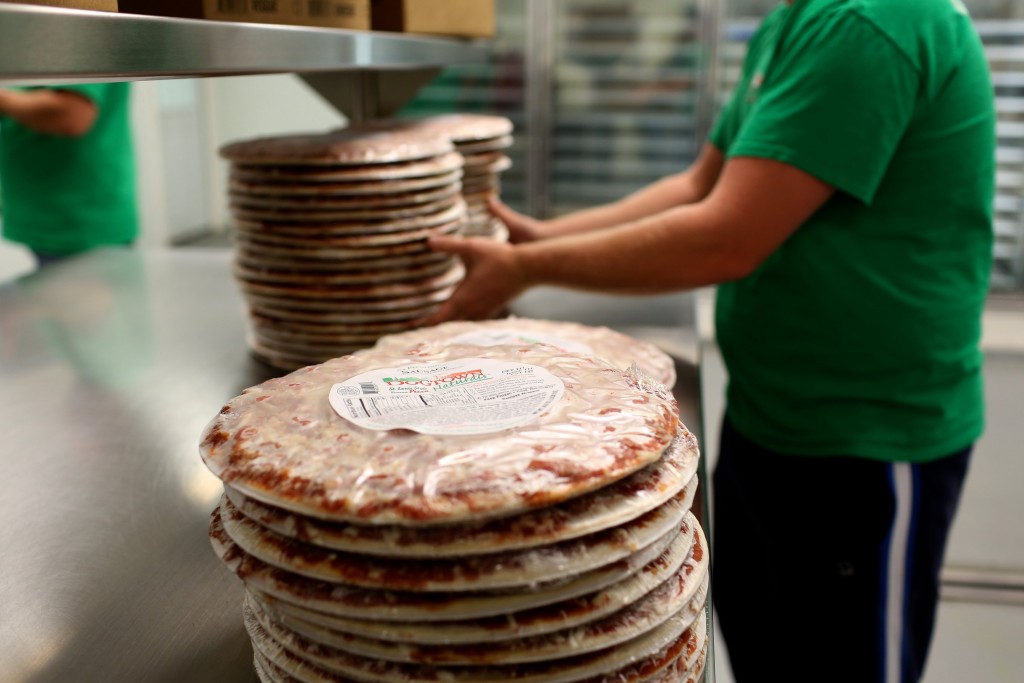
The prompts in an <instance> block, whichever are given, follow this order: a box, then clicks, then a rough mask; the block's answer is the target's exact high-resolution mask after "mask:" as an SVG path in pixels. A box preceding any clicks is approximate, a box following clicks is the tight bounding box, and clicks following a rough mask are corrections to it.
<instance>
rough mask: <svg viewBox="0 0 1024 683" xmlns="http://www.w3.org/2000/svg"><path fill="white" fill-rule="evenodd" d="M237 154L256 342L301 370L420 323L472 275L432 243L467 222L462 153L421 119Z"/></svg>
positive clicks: (242, 261) (241, 235)
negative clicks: (420, 124)
mask: <svg viewBox="0 0 1024 683" xmlns="http://www.w3.org/2000/svg"><path fill="white" fill-rule="evenodd" d="M221 153H222V156H224V157H225V158H227V159H228V160H230V161H231V162H232V168H231V178H230V197H231V209H232V213H233V215H234V218H235V228H236V231H235V235H236V241H237V249H236V261H235V276H236V278H237V280H238V282H239V284H240V287H241V289H242V292H243V294H244V296H245V299H246V302H247V304H248V307H249V313H250V322H251V328H250V331H251V336H250V346H251V348H252V350H253V351H254V352H255V353H256V354H257V355H258V356H260V357H262V358H263V359H265V360H267V361H269V362H270V363H272V364H273V365H275V366H278V367H282V368H287V369H294V368H297V367H301V366H303V365H308V364H310V363H319V362H322V361H324V360H326V359H328V358H333V357H336V356H340V355H344V354H345V353H349V352H351V351H353V350H355V349H359V348H364V347H367V346H371V345H372V344H373V343H374V342H375V341H376V340H377V339H378V338H379V337H380V336H381V335H383V334H387V333H389V332H396V331H401V330H406V329H410V328H411V327H414V326H415V325H416V324H417V322H416V321H417V320H418V319H421V318H422V317H423V316H425V315H427V314H429V313H431V312H432V311H434V310H435V309H436V308H437V306H439V305H440V304H441V303H442V302H443V301H444V300H446V299H447V297H448V296H449V295H450V294H451V292H452V289H453V287H454V285H456V284H457V283H458V282H459V281H460V280H461V278H462V275H463V268H462V265H461V264H460V263H459V262H458V260H457V259H455V258H453V257H451V256H448V255H445V254H440V253H437V252H433V251H431V250H430V249H429V247H428V246H427V239H428V237H430V236H431V235H437V234H455V233H459V232H461V229H462V227H463V225H464V223H465V219H466V204H465V202H464V201H463V199H462V195H461V178H462V174H463V171H462V164H463V160H462V156H461V155H460V154H458V153H457V152H455V151H454V149H453V147H452V143H451V142H450V141H449V140H448V139H447V138H444V137H441V136H437V135H431V134H427V133H424V132H418V131H415V130H411V129H410V130H395V131H370V130H354V129H353V130H341V131H335V132H332V133H327V134H323V135H295V136H286V137H272V138H261V139H256V140H248V141H243V142H238V143H234V144H231V145H228V146H226V147H224V148H223V149H222V150H221Z"/></svg>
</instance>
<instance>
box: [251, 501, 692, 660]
mask: <svg viewBox="0 0 1024 683" xmlns="http://www.w3.org/2000/svg"><path fill="white" fill-rule="evenodd" d="M687 524H690V525H691V526H692V530H691V527H688V526H686V525H684V527H683V530H682V532H681V533H680V535H679V536H678V537H676V539H675V540H674V541H673V542H672V544H671V545H670V546H669V548H668V549H667V550H665V552H664V553H662V555H661V556H660V557H658V558H657V559H656V560H654V561H653V562H650V563H648V564H647V565H646V566H645V567H643V568H642V569H641V570H640V571H638V572H636V573H635V574H633V575H632V576H630V577H628V578H626V579H624V580H623V581H620V582H619V583H616V584H613V585H611V586H609V587H607V588H605V589H603V590H600V591H596V592H594V593H590V594H588V595H585V596H582V597H578V598H573V599H570V600H563V601H560V602H555V603H553V604H550V605H544V606H541V607H537V608H533V609H524V610H520V611H517V612H510V613H508V614H502V615H500V616H496V617H489V618H481V619H464V620H460V621H452V622H438V621H422V622H415V621H411V622H410V621H407V622H402V621H370V620H363V619H350V618H345V617H339V616H332V615H330V614H325V613H323V612H318V611H315V610H310V609H306V608H303V607H299V606H297V605H295V604H294V603H289V602H285V601H279V600H277V599H276V598H273V597H270V596H268V595H265V594H261V595H260V598H261V600H262V601H263V602H264V603H267V604H269V605H271V606H272V611H273V612H274V613H275V614H278V615H281V617H282V618H283V619H284V618H287V617H289V616H290V617H294V618H297V619H301V620H304V621H306V622H310V623H316V624H320V625H321V626H324V627H325V628H329V629H332V630H334V631H338V632H342V633H348V634H353V635H357V636H363V637H366V638H374V639H380V640H387V641H390V642H393V643H413V644H418V645H459V644H466V643H481V642H488V643H498V642H501V641H506V640H515V639H521V638H529V637H532V636H538V635H544V634H546V633H553V632H556V631H561V630H566V629H570V628H574V627H578V626H580V625H582V624H586V623H589V622H594V621H597V620H599V619H603V618H604V617H608V616H610V615H612V614H614V613H615V612H618V611H619V610H622V609H623V607H625V606H628V605H632V604H633V603H635V602H637V601H639V600H640V599H641V598H643V597H644V596H646V595H648V594H649V593H651V592H652V591H654V590H655V589H656V588H658V587H659V586H666V585H668V584H667V583H666V582H667V581H668V580H669V578H670V577H676V579H677V581H682V582H683V586H682V590H684V592H685V597H686V598H687V599H690V598H691V595H690V593H692V592H695V591H696V587H697V585H698V584H699V582H700V580H701V577H705V579H706V578H707V565H708V556H707V552H706V550H705V548H704V546H703V545H702V543H703V541H702V537H701V536H700V533H699V531H698V530H697V528H696V525H695V524H694V523H693V522H692V520H691V521H689V522H687ZM691 540H692V542H693V545H692V546H691V545H690V541H691Z"/></svg>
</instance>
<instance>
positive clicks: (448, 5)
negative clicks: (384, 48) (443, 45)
mask: <svg viewBox="0 0 1024 683" xmlns="http://www.w3.org/2000/svg"><path fill="white" fill-rule="evenodd" d="M371 4H372V9H371V14H372V16H373V30H374V31H401V32H402V33H426V34H429V35H438V36H463V37H469V38H490V37H491V36H493V35H494V14H495V10H494V0H372V3H371Z"/></svg>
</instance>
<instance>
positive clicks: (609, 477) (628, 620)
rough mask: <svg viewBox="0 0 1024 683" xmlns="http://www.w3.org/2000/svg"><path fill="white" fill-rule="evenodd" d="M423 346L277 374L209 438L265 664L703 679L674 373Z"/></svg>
mask: <svg viewBox="0 0 1024 683" xmlns="http://www.w3.org/2000/svg"><path fill="white" fill-rule="evenodd" d="M422 351H423V347H419V350H418V351H417V350H416V349H411V350H410V349H398V348H393V349H388V348H375V349H370V350H365V351H360V352H359V353H356V354H354V355H350V356H347V357H343V358H338V359H334V360H331V361H328V362H326V363H324V364H321V365H317V366H312V367H307V368H304V369H302V370H299V371H297V372H293V373H292V374H290V375H288V376H286V377H282V378H279V379H274V380H270V381H268V382H265V383H264V384H261V385H259V386H256V387H252V388H250V389H247V390H246V391H245V392H243V393H242V395H241V396H238V397H237V398H235V399H233V400H231V401H230V402H229V403H228V404H227V405H226V406H224V408H223V409H222V410H221V412H220V414H219V415H218V416H217V417H216V418H215V419H214V420H213V421H212V422H211V423H210V424H209V426H208V427H207V429H206V431H205V433H204V435H203V439H202V443H201V452H202V456H203V459H204V461H205V462H206V464H207V465H208V466H209V467H210V469H211V470H212V471H213V472H214V473H215V474H216V475H217V476H218V477H220V478H221V479H222V480H223V482H224V484H225V496H224V498H223V499H222V501H221V504H220V506H219V507H218V509H217V510H216V511H215V512H214V514H213V519H212V522H211V527H210V535H211V539H212V542H213V545H214V548H215V550H216V552H217V553H218V555H219V556H220V558H221V559H222V560H223V561H224V562H225V563H226V564H227V566H228V567H229V568H231V569H232V570H233V571H234V572H235V573H236V574H237V575H238V576H239V577H240V578H241V579H242V581H243V582H244V584H245V589H246V592H245V599H244V607H243V611H244V622H245V626H246V628H247V629H248V632H249V634H250V636H251V637H252V642H253V647H254V654H255V665H256V669H257V672H258V674H259V675H260V677H261V679H262V680H264V681H288V682H292V681H302V682H305V683H321V682H325V681H330V682H333V683H344V682H346V681H362V682H373V683H381V682H385V683H399V682H401V683H407V682H409V681H418V682H424V683H426V682H431V683H436V682H437V681H452V682H456V683H458V682H467V683H468V682H470V681H473V682H478V683H480V682H493V683H498V682H501V683H504V682H505V681H508V680H513V681H517V682H530V683H573V682H584V681H585V682H587V683H598V682H601V683H613V682H614V683H656V682H657V683H669V682H674V681H697V680H699V679H700V676H701V673H702V670H703V666H704V662H705V657H706V644H707V637H708V636H707V632H706V620H705V612H704V603H705V596H706V594H707V589H708V571H707V570H708V556H707V543H706V540H705V537H704V534H703V532H702V530H701V529H700V526H699V525H698V524H697V522H696V520H695V519H694V517H693V516H692V515H691V514H690V512H689V508H690V506H691V503H692V501H693V496H694V493H695V489H696V485H697V481H696V470H697V461H698V450H697V444H696V440H695V438H694V436H693V435H692V434H690V432H688V431H687V430H686V428H685V427H684V426H683V425H681V424H680V422H679V419H678V414H677V407H676V405H675V402H674V400H673V398H672V396H671V394H670V393H669V391H668V390H667V389H666V388H665V387H664V385H662V384H661V383H659V382H657V381H654V380H653V379H652V378H650V377H649V376H648V375H647V374H646V373H645V372H643V371H642V370H640V369H638V368H637V367H636V366H633V367H631V368H630V369H629V370H622V369H621V368H619V367H616V366H615V365H613V364H611V363H609V362H607V361H604V360H601V359H598V358H596V357H594V356H591V355H583V354H579V353H572V352H571V351H567V350H564V349H561V348H556V347H554V346H550V345H547V344H533V345H497V346H489V347H483V346H475V345H460V344H452V343H449V344H447V345H444V348H440V347H439V348H437V349H433V350H431V351H430V356H429V359H426V360H425V359H424V358H423V357H419V356H417V353H421V352H422Z"/></svg>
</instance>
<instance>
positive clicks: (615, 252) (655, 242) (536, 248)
mask: <svg viewBox="0 0 1024 683" xmlns="http://www.w3.org/2000/svg"><path fill="white" fill-rule="evenodd" d="M719 223H720V221H719V220H718V219H716V217H715V216H714V215H713V213H712V212H710V211H709V210H708V209H707V207H706V206H704V205H701V204H697V205H693V206H684V207H678V208H674V209H670V210H668V211H664V212H662V213H660V214H658V215H656V216H651V217H647V218H643V219H641V220H639V221H634V222H632V223H629V224H626V225H622V226H620V227H615V228H609V229H607V230H602V231H599V232H592V233H590V234H580V235H570V236H564V237H560V238H554V239H550V240H546V241H544V242H539V243H534V244H524V245H521V246H520V247H519V248H518V249H517V252H518V254H517V256H518V259H519V264H520V268H521V270H522V273H523V274H524V276H525V278H526V279H527V282H528V284H529V285H530V286H533V285H557V286H562V287H569V288H573V289H582V290H592V291H603V292H609V293H617V294H659V293H664V292H672V291H679V290H681V289H690V288H694V287H701V286H705V285H708V284H713V283H718V282H725V281H728V280H734V279H738V278H740V277H743V276H744V275H746V274H747V272H749V259H747V258H746V257H745V255H744V254H742V253H740V252H738V251H734V250H733V249H732V248H731V247H732V245H731V243H730V241H729V240H726V239H723V235H724V234H725V231H726V226H723V225H720V224H719Z"/></svg>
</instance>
